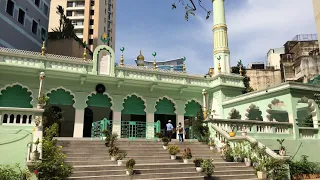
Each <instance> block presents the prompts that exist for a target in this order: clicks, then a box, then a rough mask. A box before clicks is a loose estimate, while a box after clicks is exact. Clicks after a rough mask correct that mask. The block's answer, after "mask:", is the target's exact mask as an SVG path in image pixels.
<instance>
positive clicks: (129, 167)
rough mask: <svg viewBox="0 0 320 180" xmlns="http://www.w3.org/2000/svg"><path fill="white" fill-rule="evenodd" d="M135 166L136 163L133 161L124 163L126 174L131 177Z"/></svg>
mask: <svg viewBox="0 0 320 180" xmlns="http://www.w3.org/2000/svg"><path fill="white" fill-rule="evenodd" d="M135 165H136V161H135V160H134V159H129V160H128V161H127V162H126V174H127V175H132V174H133V168H134V166H135Z"/></svg>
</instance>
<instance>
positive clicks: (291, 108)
mask: <svg viewBox="0 0 320 180" xmlns="http://www.w3.org/2000/svg"><path fill="white" fill-rule="evenodd" d="M287 96H289V97H288V98H286V99H288V101H287V102H285V103H286V106H287V107H288V109H287V111H288V116H289V123H291V124H292V128H293V130H292V133H293V138H294V139H298V138H299V126H298V125H297V123H296V119H297V104H298V99H295V98H293V97H292V95H291V94H289V95H287Z"/></svg>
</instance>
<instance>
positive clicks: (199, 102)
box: [184, 98, 203, 108]
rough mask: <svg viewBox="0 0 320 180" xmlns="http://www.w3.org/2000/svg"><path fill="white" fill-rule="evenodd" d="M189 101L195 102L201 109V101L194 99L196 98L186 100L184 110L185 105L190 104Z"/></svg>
mask: <svg viewBox="0 0 320 180" xmlns="http://www.w3.org/2000/svg"><path fill="white" fill-rule="evenodd" d="M191 101H195V102H196V103H198V104H200V106H201V107H203V104H202V102H201V101H199V100H198V99H196V98H192V99H189V100H187V101H186V102H185V103H184V108H186V106H187V104H188V103H189V102H191Z"/></svg>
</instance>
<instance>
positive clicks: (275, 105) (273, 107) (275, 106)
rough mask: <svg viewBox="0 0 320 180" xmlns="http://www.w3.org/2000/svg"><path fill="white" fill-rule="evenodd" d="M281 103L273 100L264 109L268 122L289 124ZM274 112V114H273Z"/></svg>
mask: <svg viewBox="0 0 320 180" xmlns="http://www.w3.org/2000/svg"><path fill="white" fill-rule="evenodd" d="M284 107H285V105H284V102H283V101H280V100H279V99H277V98H274V99H273V100H272V101H271V102H270V104H268V106H267V109H266V114H267V115H266V118H267V120H268V121H277V122H289V115H288V112H287V111H286V110H285V108H284ZM275 112H276V113H275Z"/></svg>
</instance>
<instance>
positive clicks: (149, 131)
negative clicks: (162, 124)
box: [146, 113, 154, 139]
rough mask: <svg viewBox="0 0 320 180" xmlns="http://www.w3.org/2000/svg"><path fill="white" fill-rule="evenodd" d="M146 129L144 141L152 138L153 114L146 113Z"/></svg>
mask: <svg viewBox="0 0 320 180" xmlns="http://www.w3.org/2000/svg"><path fill="white" fill-rule="evenodd" d="M146 118H147V122H146V125H147V127H146V128H147V129H146V139H153V138H154V113H147V116H146Z"/></svg>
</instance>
